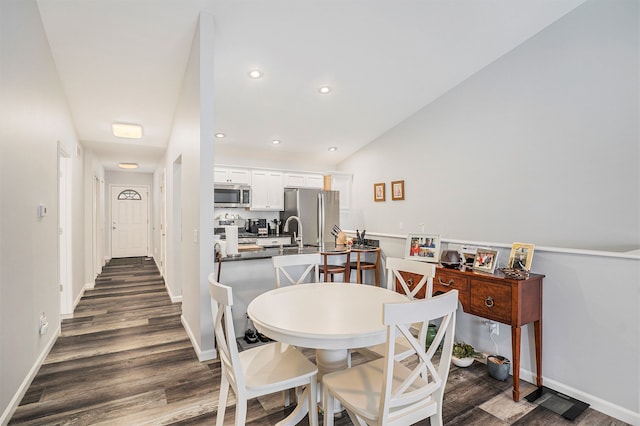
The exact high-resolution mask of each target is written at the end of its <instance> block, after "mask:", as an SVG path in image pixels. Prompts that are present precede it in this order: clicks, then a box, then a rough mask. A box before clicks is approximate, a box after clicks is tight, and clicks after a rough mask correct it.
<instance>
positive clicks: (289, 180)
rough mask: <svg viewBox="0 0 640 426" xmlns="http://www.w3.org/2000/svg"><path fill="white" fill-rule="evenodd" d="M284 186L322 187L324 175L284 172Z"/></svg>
mask: <svg viewBox="0 0 640 426" xmlns="http://www.w3.org/2000/svg"><path fill="white" fill-rule="evenodd" d="M284 186H285V187H287V188H319V189H322V188H323V187H324V176H323V175H319V174H315V173H314V174H312V173H286V174H285V175H284Z"/></svg>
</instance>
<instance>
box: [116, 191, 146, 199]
mask: <svg viewBox="0 0 640 426" xmlns="http://www.w3.org/2000/svg"><path fill="white" fill-rule="evenodd" d="M118 200H142V197H141V196H140V193H139V192H138V191H135V190H133V189H125V190H124V191H122V192H121V193H120V194H118Z"/></svg>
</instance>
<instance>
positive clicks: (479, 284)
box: [469, 279, 511, 324]
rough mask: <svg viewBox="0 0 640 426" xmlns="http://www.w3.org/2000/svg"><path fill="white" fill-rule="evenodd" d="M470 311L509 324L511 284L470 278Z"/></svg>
mask: <svg viewBox="0 0 640 426" xmlns="http://www.w3.org/2000/svg"><path fill="white" fill-rule="evenodd" d="M470 289H471V307H470V309H469V310H470V313H472V314H474V315H479V316H481V317H484V318H488V319H491V320H495V321H499V322H502V323H506V324H511V286H509V285H501V284H492V283H490V282H485V281H479V280H473V279H472V280H471V283H470Z"/></svg>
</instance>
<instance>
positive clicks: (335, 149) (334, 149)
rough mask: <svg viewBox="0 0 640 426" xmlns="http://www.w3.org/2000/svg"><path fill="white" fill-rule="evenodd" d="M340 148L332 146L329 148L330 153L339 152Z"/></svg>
mask: <svg viewBox="0 0 640 426" xmlns="http://www.w3.org/2000/svg"><path fill="white" fill-rule="evenodd" d="M337 150H338V147H337V146H331V147H329V151H331V152H333V151H337Z"/></svg>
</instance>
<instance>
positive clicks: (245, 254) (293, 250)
mask: <svg viewBox="0 0 640 426" xmlns="http://www.w3.org/2000/svg"><path fill="white" fill-rule="evenodd" d="M372 248H373V247H372ZM332 251H344V246H343V245H338V246H336V245H335V244H331V243H328V244H325V245H324V246H323V247H322V248H321V247H318V246H311V245H308V246H304V247H303V248H302V249H299V248H298V246H284V247H283V250H282V252H281V251H280V247H264V248H262V249H261V250H251V251H241V252H240V253H239V254H237V255H235V256H227V257H224V258H223V259H222V261H223V262H235V261H239V260H252V259H266V258H271V257H273V256H288V255H292V254H307V253H320V252H332Z"/></svg>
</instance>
